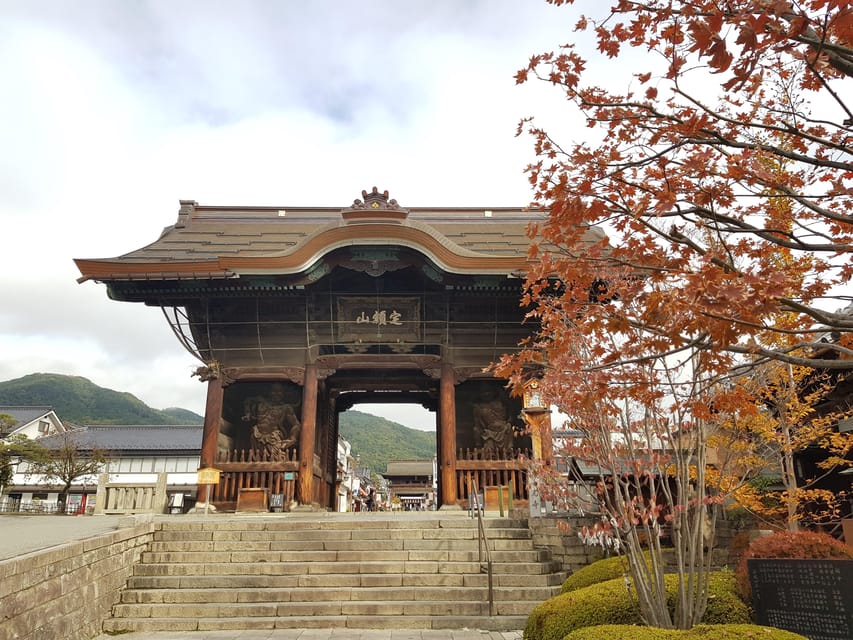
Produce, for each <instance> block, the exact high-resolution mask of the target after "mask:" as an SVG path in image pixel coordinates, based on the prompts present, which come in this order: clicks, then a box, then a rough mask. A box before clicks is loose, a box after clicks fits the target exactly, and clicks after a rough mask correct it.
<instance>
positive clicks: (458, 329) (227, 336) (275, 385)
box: [76, 188, 597, 509]
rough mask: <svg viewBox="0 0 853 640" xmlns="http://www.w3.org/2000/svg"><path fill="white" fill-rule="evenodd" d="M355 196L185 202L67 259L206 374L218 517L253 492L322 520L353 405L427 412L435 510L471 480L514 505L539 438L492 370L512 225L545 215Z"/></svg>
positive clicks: (509, 286) (508, 313) (504, 312)
mask: <svg viewBox="0 0 853 640" xmlns="http://www.w3.org/2000/svg"><path fill="white" fill-rule="evenodd" d="M362 198H363V199H358V200H356V201H355V202H354V203H353V205H351V206H350V207H346V208H343V209H341V208H338V209H334V208H319V207H310V208H306V207H295V208H294V207H287V208H273V207H216V206H200V205H198V204H197V203H195V202H193V201H181V208H180V211H179V213H178V219H177V221H176V223H175V225H174V226H173V227H170V228H168V229H167V230H166V231H164V233H163V234H162V235H161V236H160V238H159V239H158V240H156V241H155V242H154V243H152V244H149V245H147V246H145V247H143V248H142V249H139V250H137V251H134V252H131V253H129V254H126V255H123V256H119V257H117V258H107V259H92V260H82V259H81V260H77V261H76V262H77V266H78V268H79V269H80V272H81V274H82V278H81V281H82V280H96V281H99V282H103V283H105V284H106V285H107V287H108V291H109V295H110V297H111V298H113V299H116V300H124V301H130V302H143V303H145V304H147V305H152V306H159V307H161V308H162V309H163V312H164V314H165V315H166V317H167V319H168V320H169V323H170V325H171V327H172V329H173V331H174V332H175V334H176V336H177V337H178V339H179V340H180V341H181V343H182V344H183V346H184V347H185V348H186V349H188V350H189V351H190V352H191V353H193V354H194V355H196V356H197V357H198V358H199V359H200V360H201V361H202V363H203V366H202V367H199V369H198V371H197V372H196V373H197V375H198V376H199V377H200V379H201V380H202V381H205V382H206V383H207V385H208V388H207V404H206V411H205V422H204V433H203V440H202V447H201V461H202V466H203V467H216V468H218V469H220V470H221V475H220V483H219V485H218V486H217V487H215V488H214V489H213V494H212V496H213V501H214V503H215V504H217V506H219V507H222V508H226V509H228V508H231V507H233V506H234V505H235V502H236V500H237V498H238V496H239V493H240V491H241V490H246V489H263V490H266V491H268V492H269V493H271V494H276V495H280V496H284V499H285V500H286V504H288V505H290V504H291V503H293V504H298V505H304V506H314V507H322V508H334V506H335V500H336V493H337V489H338V483H339V482H340V477H339V470H338V465H337V444H338V416H339V414H340V413H341V412H343V411H346V410H347V409H349V408H350V407H352V406H353V405H355V404H358V403H360V402H389V403H392V402H393V403H412V402H414V403H418V404H421V405H423V406H424V407H426V408H428V409H430V410H432V411H434V412H435V413H436V457H437V460H438V474H439V478H438V480H439V503H440V505H441V506H442V507H443V508H444V507H456V506H458V505H463V504H466V503H467V498H468V495H467V492H468V486H469V481H471V480H472V479H476V481H477V483H478V486H489V485H503V486H509V487H511V490H512V492H513V498H514V499H515V500H516V501H523V500H525V499H526V497H527V496H526V491H527V483H526V465H527V462H528V461H529V459H530V455H531V453H530V452H531V450H532V449H533V448H534V447H533V442H534V441H536V442H539V441H545V440H550V434H545V433H541V434H539V433H535V434H534V435H535V436H536V437H534V438H533V440H531V437H530V434H529V433H527V432H525V427H524V423H523V421H522V419H521V413H522V407H521V401H520V399H519V398H516V397H512V396H511V394H510V393H509V392H508V390H507V389H506V386H505V381H502V380H497V379H494V378H493V377H492V376H491V374H490V373H489V372H488V367H489V365H490V364H491V363H492V362H494V361H496V360H497V359H498V358H499V357H500V356H501V355H502V354H505V353H509V352H512V351H514V350H515V349H517V348H518V344H519V342H520V341H521V340H522V339H524V338H525V337H527V336H528V335H529V334H530V331H531V327H530V326H527V325H524V324H523V318H524V309H522V308H520V307H519V299H520V294H521V283H522V282H523V280H522V279H521V276H522V275H523V273H524V271H525V269H526V266H527V260H528V258H527V249H528V245H529V242H530V241H529V238H528V237H527V235H526V227H527V225H528V224H529V223H530V222H535V221H536V220H537V219H541V218H542V214H537V213H531V212H528V211H524V210H521V209H518V208H504V209H489V210H487V209H476V208H465V209H460V208H453V209H436V208H411V209H403V208H401V207H400V206H399V205H398V204H397V202H396V201H394V200H391V199H389V198H388V193H387V192H384V193H379V192H378V191H377V190H376V189H375V188H374V189H373V191H372V192H370V193H368V192H362ZM592 239H597V238H592ZM543 429H545V427H543ZM540 436H541V438H540ZM543 450H544V451H547V450H548V449H547V448H545V449H542V448H541V447H540V454H539V455H541V451H543ZM199 497H200V498H203V494H201V493H200V494H199Z"/></svg>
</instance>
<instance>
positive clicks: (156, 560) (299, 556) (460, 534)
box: [104, 514, 565, 633]
mask: <svg viewBox="0 0 853 640" xmlns="http://www.w3.org/2000/svg"><path fill="white" fill-rule="evenodd" d="M365 515H366V516H367V517H365V518H361V517H344V518H338V517H337V516H329V515H328V514H318V515H316V516H315V517H313V518H308V517H303V518H293V519H291V518H290V517H285V518H276V517H272V518H270V517H260V516H259V517H252V518H248V519H244V518H241V517H237V518H229V519H221V518H211V519H210V520H206V519H196V520H183V519H180V518H176V519H168V520H164V521H162V522H161V523H159V528H158V529H157V530H156V531H155V534H154V542H152V543H151V545H150V547H149V548H148V549H147V550H146V552H145V553H144V554H143V557H142V558H141V561H140V562H139V563H138V564H136V565H135V567H134V575H133V576H132V577H131V578H130V579H129V581H128V583H127V585H126V589H125V590H124V591H123V592H122V594H121V602H120V603H119V604H117V605H116V606H115V607H114V611H113V617H112V618H111V619H110V620H109V621H108V622H107V623H106V624H105V625H104V631H106V632H109V633H119V632H122V631H156V630H173V631H179V630H184V629H185V630H207V629H210V630H215V629H221V630H243V629H246V630H251V629H273V628H303V629H311V628H338V627H344V628H346V627H349V628H359V629H371V628H376V629H383V628H418V629H430V628H444V629H455V628H463V627H469V628H480V629H487V630H489V629H492V630H512V629H519V628H522V627H523V626H524V623H525V621H526V617H527V615H529V613H530V611H532V609H533V608H534V607H535V606H537V605H538V604H539V603H540V602H542V601H544V600H547V599H549V598H551V597H553V596H554V595H556V594H557V593H559V591H560V588H561V586H562V583H563V580H564V579H565V574H564V573H563V571H562V570H561V567H560V565H559V564H558V563H556V562H554V561H553V559H552V554H551V552H550V551H549V550H548V549H542V548H537V547H535V546H534V543H533V539H532V536H531V534H530V531H529V530H528V528H527V523H526V521H525V520H513V519H497V518H495V519H490V520H488V521H487V522H486V523H485V524H486V527H487V536H488V538H489V542H488V545H489V548H490V549H491V551H490V555H491V558H492V572H493V579H492V582H493V587H494V589H493V596H494V602H493V612H489V610H488V609H489V606H488V602H487V598H488V580H489V579H488V576H487V575H485V574H484V573H483V572H482V567H483V563H481V562H480V561H479V558H480V553H479V548H480V544H481V543H480V541H479V539H478V532H477V525H476V520H473V519H470V518H467V517H464V515H462V514H460V515H459V516H456V517H452V518H440V519H434V518H422V519H413V520H410V519H407V518H401V519H399V520H398V519H396V518H394V517H393V516H392V517H389V516H388V515H381V514H365Z"/></svg>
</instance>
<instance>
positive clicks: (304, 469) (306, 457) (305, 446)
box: [298, 364, 317, 505]
mask: <svg viewBox="0 0 853 640" xmlns="http://www.w3.org/2000/svg"><path fill="white" fill-rule="evenodd" d="M316 431H317V365H314V364H309V365H308V366H306V367H305V382H304V385H303V387H302V430H301V431H300V432H299V497H298V500H299V504H301V505H310V504H312V503H313V502H314V440H315V438H316Z"/></svg>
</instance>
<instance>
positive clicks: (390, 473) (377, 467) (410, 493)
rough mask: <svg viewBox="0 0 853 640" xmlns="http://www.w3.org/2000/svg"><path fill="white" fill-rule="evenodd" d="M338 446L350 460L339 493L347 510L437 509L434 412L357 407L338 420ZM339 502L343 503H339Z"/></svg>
mask: <svg viewBox="0 0 853 640" xmlns="http://www.w3.org/2000/svg"><path fill="white" fill-rule="evenodd" d="M338 424H339V428H340V436H341V438H342V440H343V442H342V443H341V445H340V446H342V447H344V449H345V450H346V449H347V448H349V450H350V452H351V453H350V455H349V456H348V458H347V460H346V463H345V464H346V465H347V467H346V469H345V476H346V477H347V479H346V480H345V481H344V484H343V486H342V487H341V488H340V493H341V494H344V492H347V493H348V494H349V496H350V498H349V502H348V505H349V510H352V511H359V510H362V509H363V508H365V507H367V506H368V505H367V500H366V498H367V496H368V495H369V491H370V489H371V488H372V489H374V494H375V496H376V497H375V499H374V500H372V501H370V505H369V507H370V508H371V510H375V511H432V510H435V509H437V508H438V504H437V498H438V468H437V452H438V451H437V443H436V412H435V411H430V410H428V409H426V408H425V407H423V406H422V405H419V404H413V403H404V404H401V403H363V404H356V405H354V406H353V407H352V408H351V409H349V410H348V411H345V412H343V413H341V414H340V416H339V418H338ZM341 502H343V500H342V501H341Z"/></svg>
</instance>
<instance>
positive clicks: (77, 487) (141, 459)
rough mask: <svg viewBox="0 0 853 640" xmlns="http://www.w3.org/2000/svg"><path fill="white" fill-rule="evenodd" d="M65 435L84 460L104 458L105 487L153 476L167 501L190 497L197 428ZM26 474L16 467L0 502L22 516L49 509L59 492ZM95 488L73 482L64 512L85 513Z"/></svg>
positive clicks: (89, 481)
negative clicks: (17, 507)
mask: <svg viewBox="0 0 853 640" xmlns="http://www.w3.org/2000/svg"><path fill="white" fill-rule="evenodd" d="M68 433H69V434H70V436H72V437H74V439H75V441H76V443H77V446H78V447H79V449H80V451H81V452H82V453H83V454H84V455H85V453H86V452H91V451H93V450H95V449H99V450H101V451H102V452H104V454H105V456H106V458H107V460H106V462H105V463H104V466H103V468H102V470H101V471H102V472H103V473H108V474H110V482H122V483H128V484H130V483H151V482H155V481H156V478H157V474H158V473H166V474H167V476H166V490H167V492H168V493H169V494H170V495H171V494H189V495H191V496H194V495H195V491H196V480H197V477H198V476H197V471H198V467H199V456H200V451H201V435H202V427H201V425H197V426H196V425H191V426H187V425H173V426H167V425H131V426H116V425H110V426H89V427H81V428H80V429H77V430H74V431H73V432H68ZM65 437H66V436H65V435H59V436H53V437H46V438H44V440H43V441H42V443H43V444H44V445H46V446H51V444H54V445H56V446H59V445H60V444H61V442H62V439H64V438H65ZM27 471H28V470H27V465H26V463H21V464H20V465H19V467H18V469H17V471H16V473H15V475H14V478H13V481H12V484H11V485H10V486H9V487H8V488H7V489H6V490H5V491H4V494H5V495H4V496H2V497H0V501H2V500H4V499H8V500H12V501H18V502H20V504H21V507H22V508H23V509H24V510H26V509H30V510H48V511H49V510H53V509H55V508H56V503H57V498H58V496H59V488H58V487H57V486H56V485H55V484H54V485H52V486H51V485H48V484H46V483H45V482H44V478H42V477H40V476H38V475H35V474H30V473H28V472H27ZM97 483H98V478H97V477H96V476H89V477H81V478H78V480H77V481H76V482H75V484H74V485H73V486H72V487H71V493H70V495H69V500H68V510H69V511H74V510H76V509H81V508H84V507H85V509H86V511H91V510H92V508H93V507H94V503H95V496H96V494H97V489H98V486H97Z"/></svg>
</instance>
